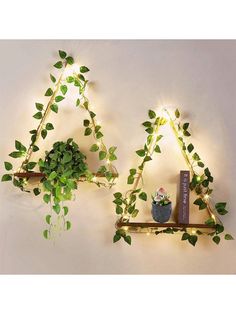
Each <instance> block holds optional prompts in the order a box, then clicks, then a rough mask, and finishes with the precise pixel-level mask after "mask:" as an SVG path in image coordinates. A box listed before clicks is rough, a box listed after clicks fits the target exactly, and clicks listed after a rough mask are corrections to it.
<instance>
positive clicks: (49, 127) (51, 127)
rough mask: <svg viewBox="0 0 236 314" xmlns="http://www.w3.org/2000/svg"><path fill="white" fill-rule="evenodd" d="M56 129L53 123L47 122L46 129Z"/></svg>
mask: <svg viewBox="0 0 236 314" xmlns="http://www.w3.org/2000/svg"><path fill="white" fill-rule="evenodd" d="M53 129H54V126H53V125H52V123H50V122H48V123H47V124H46V130H48V131H50V130H53Z"/></svg>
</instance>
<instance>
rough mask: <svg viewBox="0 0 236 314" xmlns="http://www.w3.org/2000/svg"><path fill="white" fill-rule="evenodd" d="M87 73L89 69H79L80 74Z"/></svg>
mask: <svg viewBox="0 0 236 314" xmlns="http://www.w3.org/2000/svg"><path fill="white" fill-rule="evenodd" d="M88 71H89V69H88V68H87V67H86V66H81V67H80V72H81V73H86V72H88Z"/></svg>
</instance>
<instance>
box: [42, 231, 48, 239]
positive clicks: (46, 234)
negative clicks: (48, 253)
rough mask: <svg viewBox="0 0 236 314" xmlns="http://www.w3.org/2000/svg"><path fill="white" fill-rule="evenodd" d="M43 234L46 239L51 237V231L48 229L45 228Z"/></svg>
mask: <svg viewBox="0 0 236 314" xmlns="http://www.w3.org/2000/svg"><path fill="white" fill-rule="evenodd" d="M43 236H44V238H45V239H49V231H48V230H44V231H43Z"/></svg>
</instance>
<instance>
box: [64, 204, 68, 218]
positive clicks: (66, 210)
mask: <svg viewBox="0 0 236 314" xmlns="http://www.w3.org/2000/svg"><path fill="white" fill-rule="evenodd" d="M63 210H64V216H66V215H67V214H68V211H69V208H68V207H67V206H64V207H63Z"/></svg>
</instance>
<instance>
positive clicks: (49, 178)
mask: <svg viewBox="0 0 236 314" xmlns="http://www.w3.org/2000/svg"><path fill="white" fill-rule="evenodd" d="M56 177H57V173H56V171H53V172H51V173H50V175H49V177H48V180H50V181H51V180H54V179H55V178H56Z"/></svg>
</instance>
